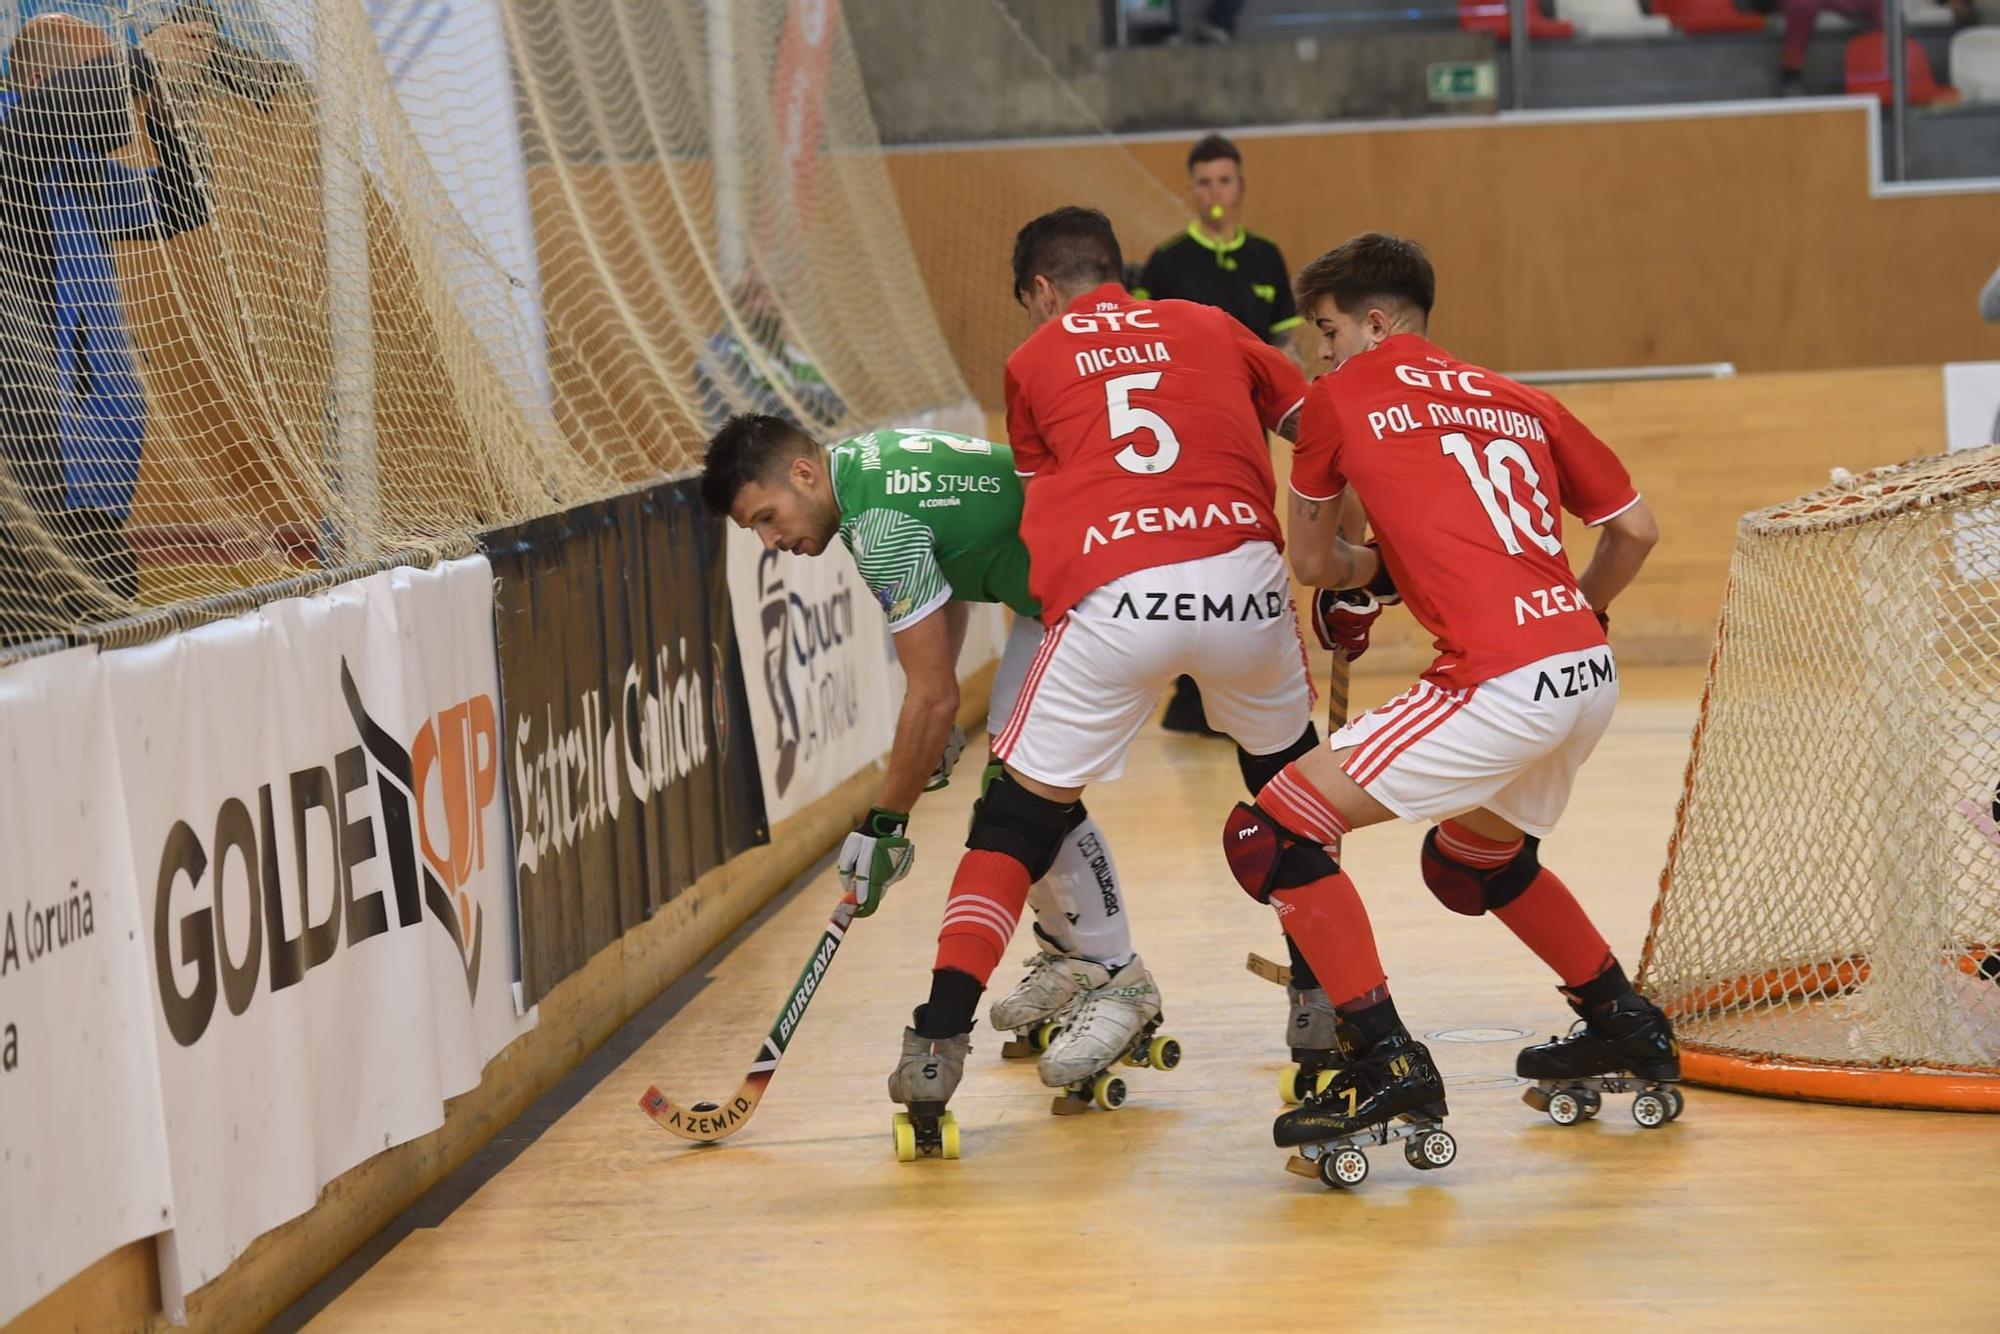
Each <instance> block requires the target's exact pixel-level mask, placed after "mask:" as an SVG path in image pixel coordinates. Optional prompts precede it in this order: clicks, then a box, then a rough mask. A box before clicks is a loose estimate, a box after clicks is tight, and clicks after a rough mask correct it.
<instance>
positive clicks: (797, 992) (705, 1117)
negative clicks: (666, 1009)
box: [639, 893, 859, 1144]
mask: <svg viewBox="0 0 2000 1334" xmlns="http://www.w3.org/2000/svg"><path fill="white" fill-rule="evenodd" d="M858 906H859V905H858V904H857V903H856V902H855V899H854V895H853V894H851V893H850V894H847V895H845V896H844V897H843V898H842V899H841V900H840V902H839V903H838V904H836V905H835V906H834V909H833V916H832V917H831V918H829V919H828V921H827V924H826V932H825V933H824V934H823V935H821V936H820V938H819V944H818V946H816V947H815V948H814V950H813V953H812V958H811V959H809V960H807V961H806V966H805V971H803V972H801V973H800V974H799V980H798V981H797V982H795V983H793V984H792V991H791V994H790V995H789V996H787V997H786V998H785V1007H784V1008H783V1009H782V1010H780V1011H778V1022H777V1023H775V1024H773V1025H771V1031H770V1033H769V1034H767V1035H766V1036H765V1038H764V1045H763V1047H761V1048H760V1049H759V1050H758V1052H757V1059H756V1060H754V1061H752V1062H751V1063H750V1073H749V1074H748V1075H746V1076H744V1079H743V1085H742V1087H740V1088H738V1089H737V1090H736V1092H735V1094H734V1096H732V1097H731V1098H730V1099H729V1101H728V1102H726V1103H713V1102H697V1103H694V1104H692V1105H691V1106H688V1107H685V1108H683V1107H682V1106H680V1104H678V1103H676V1102H674V1101H673V1099H671V1098H669V1097H668V1096H667V1095H666V1094H664V1093H662V1092H660V1090H659V1089H657V1088H649V1089H647V1090H646V1093H645V1096H644V1097H642V1098H640V1099H639V1106H640V1108H641V1109H642V1110H644V1112H645V1113H646V1115H648V1116H650V1117H652V1118H653V1119H654V1120H655V1121H657V1122H659V1124H660V1128H661V1129H663V1130H665V1131H667V1132H668V1133H669V1134H674V1135H679V1136H680V1137H681V1138H682V1139H685V1140H693V1141H694V1142H695V1143H697V1144H713V1143H715V1142H716V1141H717V1140H720V1139H727V1138H728V1137H729V1136H731V1135H733V1134H735V1133H736V1132H737V1131H739V1130H741V1129H742V1128H743V1127H744V1125H745V1124H746V1123H747V1122H748V1121H749V1120H750V1118H751V1117H752V1116H754V1115H755V1114H756V1112H757V1104H758V1103H760V1102H762V1101H763V1100H764V1090H765V1089H766V1088H767V1087H768V1086H769V1085H770V1083H771V1076H773V1075H775V1074H776V1073H778V1062H779V1061H781V1060H783V1059H784V1057H785V1048H786V1047H788V1046H790V1045H791V1041H792V1038H793V1036H794V1035H796V1034H797V1033H798V1031H799V1021H800V1020H802V1019H804V1018H805V1016H806V1007H807V1006H808V1005H811V1004H812V998H813V995H814V994H815V993H816V992H817V991H818V990H819V984H820V982H821V980H822V979H824V978H825V977H826V970H827V968H828V967H830V966H831V965H832V963H833V956H834V954H835V953H836V952H837V951H838V950H839V949H840V942H841V941H842V940H843V939H845V938H846V935H847V928H848V925H849V924H850V923H852V922H853V921H854V911H855V909H856V908H857V907H858Z"/></svg>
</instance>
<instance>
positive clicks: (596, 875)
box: [483, 481, 769, 1002]
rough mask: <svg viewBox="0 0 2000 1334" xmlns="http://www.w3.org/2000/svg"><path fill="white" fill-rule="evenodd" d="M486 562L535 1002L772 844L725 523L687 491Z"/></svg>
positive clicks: (642, 497) (556, 528)
mask: <svg viewBox="0 0 2000 1334" xmlns="http://www.w3.org/2000/svg"><path fill="white" fill-rule="evenodd" d="M483 545H484V546H485V548H486V551H487V556H488V559H490V560H491V561H492V563H493V574H494V579H495V582H496V590H495V602H494V618H495V625H496V630H497V633H498V640H499V646H500V648H499V651H500V700H501V708H502V715H503V716H502V719H501V729H500V730H501V749H502V754H503V757H504V762H505V764H506V767H507V779H508V782H507V792H508V797H509V801H510V804H511V807H512V812H513V829H514V848H515V861H516V875H517V878H518V880H519V884H520V896H521V941H522V951H523V985H524V987H525V990H526V994H527V997H528V999H529V1000H530V1001H531V1002H532V1001H534V1000H538V999H540V998H541V997H542V996H545V995H547V994H548V990H549V988H550V987H552V986H554V985H555V984H556V983H557V982H559V981H561V980H562V979H563V978H564V977H566V976H568V975H569V974H570V973H572V972H574V971H575V970H576V969H578V968H580V967H582V966H583V964H584V963H585V962H587V961H588V960H589V958H590V956H591V955H593V954H595V953H596V952H597V951H598V950H600V949H602V948H604V947H605V946H606V945H609V944H611V943H612V942H613V941H615V940H617V939H618V938H619V937H620V936H621V935H623V934H624V933H625V932H627V931H629V930H631V929H632V928H633V927H635V926H637V925H638V924H639V923H640V922H643V921H645V920H646V919H647V918H648V917H650V916H651V915H652V914H653V913H654V912H655V911H657V910H658V909H659V908H660V906H661V905H662V904H665V903H666V902H667V901H668V900H670V899H672V898H673V897H674V896H675V895H676V894H679V893H680V892H681V891H682V890H684V889H686V888H687V887H688V886H689V885H691V884H693V883H694V881H695V880H696V878H697V877H699V876H700V875H701V874H702V873H703V872H704V871H707V870H709V869H710V868H712V867H715V866H718V865H720V864H721V863H723V862H725V861H727V860H728V859H729V858H731V857H733V856H735V855H736V854H737V853H739V852H742V851H744V850H745V849H746V848H749V847H751V846H753V845H755V844H757V843H761V842H764V841H765V840H766V839H767V838H768V837H769V830H768V828H767V826H766V823H765V818H764V797H763V788H762V784H761V782H760V780H759V778H758V774H757V751H756V746H755V743H754V742H753V740H752V738H751V732H750V713H749V705H748V702H747V701H746V699H745V697H744V690H743V668H742V664H741V661H740V659H739V656H738V653H737V648H736V635H735V632H734V628H733V626H732V624H731V619H730V603H729V588H728V582H727V570H726V564H725V562H724V560H723V533H722V523H721V521H720V520H717V519H714V518H711V517H709V516H708V515H707V514H705V513H704V512H703V511H702V509H701V505H700V500H699V496H698V495H697V492H696V484H695V483H694V482H693V481H680V482H668V483H664V484H662V485H659V486H655V487H651V488H648V489H647V490H644V491H639V492H634V493H631V494H628V495H624V496H618V497H614V498H612V499H610V500H604V501H598V502H596V503H593V504H589V505H583V506H579V507H578V508H576V509H572V510H569V511H566V512H564V513H561V514H554V515H549V516H547V517H544V518H540V519H535V520H532V521H530V522H528V523H525V524H519V525H516V526H514V527H511V528H505V529H500V530H496V531H494V532H491V533H488V534H486V536H485V538H484V539H483Z"/></svg>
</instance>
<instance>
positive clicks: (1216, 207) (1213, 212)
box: [1208, 204, 1222, 222]
mask: <svg viewBox="0 0 2000 1334" xmlns="http://www.w3.org/2000/svg"><path fill="white" fill-rule="evenodd" d="M1208 216H1209V217H1210V218H1212V219H1214V220H1215V221H1216V222H1221V221H1222V205H1220V204H1210V205H1209V206H1208Z"/></svg>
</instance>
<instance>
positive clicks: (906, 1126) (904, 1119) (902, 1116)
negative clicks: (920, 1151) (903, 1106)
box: [895, 1112, 917, 1163]
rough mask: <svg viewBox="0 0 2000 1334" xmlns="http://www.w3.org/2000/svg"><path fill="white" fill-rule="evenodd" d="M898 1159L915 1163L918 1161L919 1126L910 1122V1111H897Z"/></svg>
mask: <svg viewBox="0 0 2000 1334" xmlns="http://www.w3.org/2000/svg"><path fill="white" fill-rule="evenodd" d="M895 1135H896V1161H897V1162H899V1163H914V1162H915V1161H917V1128H916V1127H915V1126H913V1125H911V1124H910V1114H909V1113H908V1112H897V1113H896V1122H895Z"/></svg>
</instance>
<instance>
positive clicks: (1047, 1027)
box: [1028, 1020, 1062, 1052]
mask: <svg viewBox="0 0 2000 1334" xmlns="http://www.w3.org/2000/svg"><path fill="white" fill-rule="evenodd" d="M1060 1032H1062V1029H1061V1028H1059V1027H1057V1026H1056V1023H1055V1021H1054V1020H1050V1021H1049V1022H1048V1023H1046V1024H1043V1025H1042V1026H1041V1027H1040V1028H1037V1029H1036V1030H1035V1032H1034V1036H1032V1037H1030V1038H1029V1039H1028V1044H1029V1045H1030V1046H1032V1047H1033V1048H1034V1049H1035V1050H1036V1051H1038V1052H1042V1051H1047V1050H1048V1049H1049V1046H1050V1044H1051V1043H1053V1042H1054V1041H1055V1040H1056V1034H1058V1033H1060Z"/></svg>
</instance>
